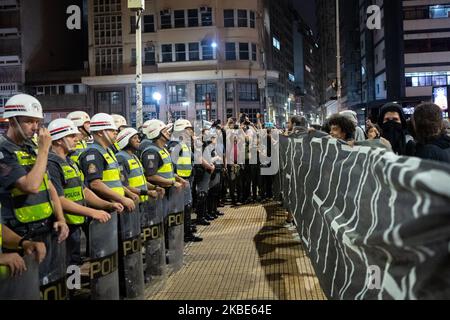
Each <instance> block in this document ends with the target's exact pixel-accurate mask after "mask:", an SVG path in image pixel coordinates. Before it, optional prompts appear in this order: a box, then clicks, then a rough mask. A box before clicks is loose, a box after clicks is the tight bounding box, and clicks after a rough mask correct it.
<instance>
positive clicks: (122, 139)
mask: <svg viewBox="0 0 450 320" xmlns="http://www.w3.org/2000/svg"><path fill="white" fill-rule="evenodd" d="M137 134H139V132H138V131H137V130H136V129H133V128H126V129H123V130H122V131H121V132H120V133H119V135H118V136H117V144H118V145H119V148H120V149H121V150H123V149H125V148H126V147H127V146H128V144H129V143H130V140H131V138H133V137H134V136H135V135H137Z"/></svg>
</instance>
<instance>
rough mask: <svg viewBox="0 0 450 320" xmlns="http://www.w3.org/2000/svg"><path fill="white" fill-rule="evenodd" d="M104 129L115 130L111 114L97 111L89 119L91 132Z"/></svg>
mask: <svg viewBox="0 0 450 320" xmlns="http://www.w3.org/2000/svg"><path fill="white" fill-rule="evenodd" d="M104 130H117V127H116V125H115V124H114V119H113V117H112V116H110V115H109V114H106V113H98V114H96V115H95V116H93V117H92V119H91V130H90V131H91V133H92V132H98V131H104Z"/></svg>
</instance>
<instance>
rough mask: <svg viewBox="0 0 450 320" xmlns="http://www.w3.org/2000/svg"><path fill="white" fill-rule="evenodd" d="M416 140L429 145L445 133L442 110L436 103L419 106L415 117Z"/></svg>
mask: <svg viewBox="0 0 450 320" xmlns="http://www.w3.org/2000/svg"><path fill="white" fill-rule="evenodd" d="M413 121H414V129H415V134H416V139H417V141H418V142H419V143H422V144H427V143H429V142H430V141H432V140H434V139H436V138H437V137H439V136H440V135H441V134H443V133H444V123H443V118H442V110H441V108H440V107H439V106H437V105H435V104H434V103H429V102H426V103H422V104H420V105H419V106H417V108H416V110H415V111H414V116H413Z"/></svg>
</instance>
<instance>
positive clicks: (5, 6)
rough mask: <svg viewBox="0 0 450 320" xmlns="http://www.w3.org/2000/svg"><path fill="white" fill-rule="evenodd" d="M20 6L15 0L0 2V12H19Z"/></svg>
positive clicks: (2, 0) (0, 0) (1, 0)
mask: <svg viewBox="0 0 450 320" xmlns="http://www.w3.org/2000/svg"><path fill="white" fill-rule="evenodd" d="M19 8H20V5H19V1H17V0H0V11H12V10H19Z"/></svg>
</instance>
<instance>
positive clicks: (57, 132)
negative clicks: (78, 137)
mask: <svg viewBox="0 0 450 320" xmlns="http://www.w3.org/2000/svg"><path fill="white" fill-rule="evenodd" d="M48 131H49V132H50V135H51V136H52V141H57V140H60V139H63V138H65V137H67V136H70V135H72V134H79V133H80V131H78V128H77V127H76V126H75V124H74V123H73V122H72V121H71V120H69V119H56V120H53V121H52V122H50V124H49V125H48Z"/></svg>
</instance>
